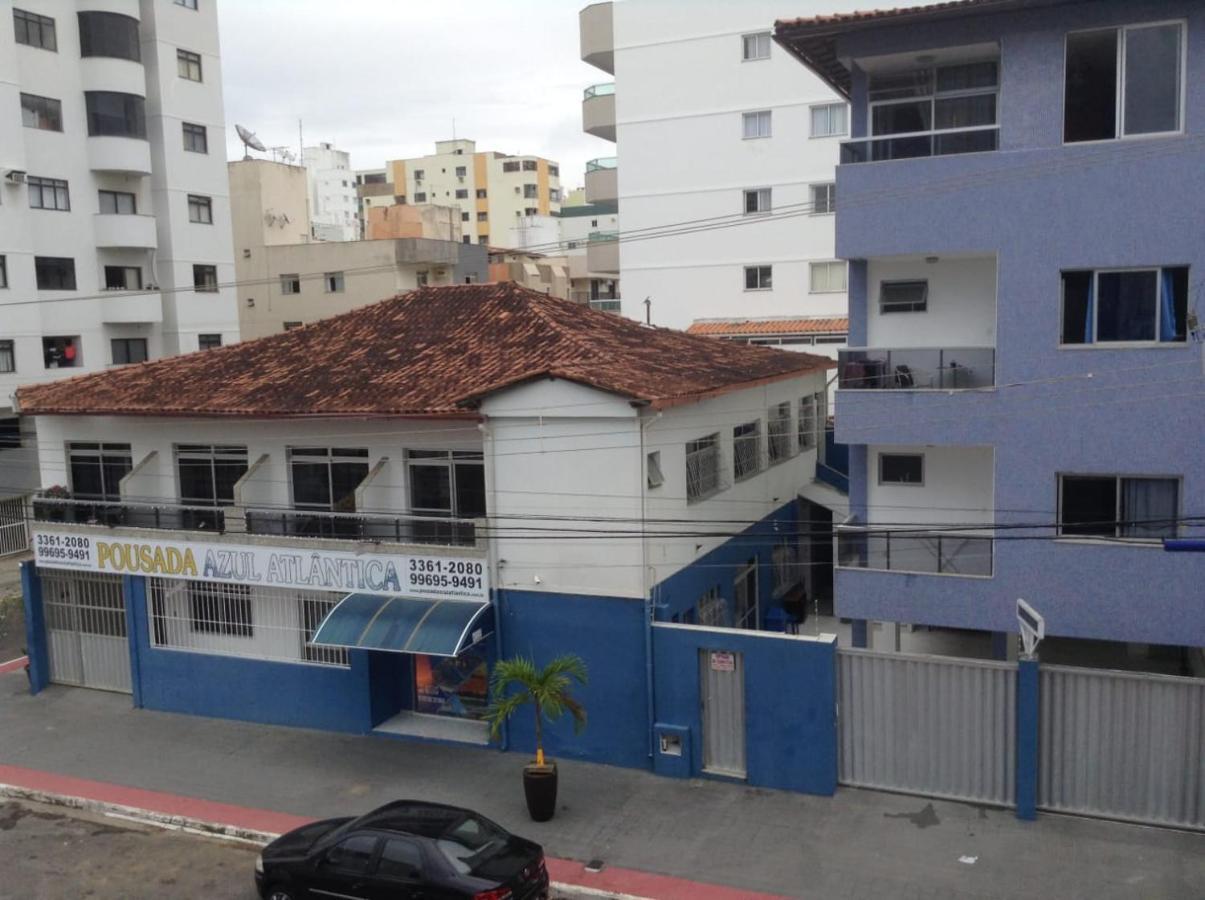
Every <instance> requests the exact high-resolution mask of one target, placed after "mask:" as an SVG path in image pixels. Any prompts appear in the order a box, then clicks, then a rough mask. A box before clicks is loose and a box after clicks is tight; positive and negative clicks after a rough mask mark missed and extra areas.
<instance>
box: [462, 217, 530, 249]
mask: <svg viewBox="0 0 1205 900" xmlns="http://www.w3.org/2000/svg"><path fill="white" fill-rule="evenodd" d="M515 215H516V216H517V215H518V213H515ZM460 243H462V244H471V243H473V237H472V235H468V234H465V235H461V238H460Z"/></svg>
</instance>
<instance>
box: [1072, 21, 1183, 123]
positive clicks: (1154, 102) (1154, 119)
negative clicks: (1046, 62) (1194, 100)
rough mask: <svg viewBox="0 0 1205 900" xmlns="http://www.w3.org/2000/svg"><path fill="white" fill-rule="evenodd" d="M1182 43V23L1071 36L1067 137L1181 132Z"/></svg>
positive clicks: (1100, 30)
mask: <svg viewBox="0 0 1205 900" xmlns="http://www.w3.org/2000/svg"><path fill="white" fill-rule="evenodd" d="M1183 45H1184V26H1183V25H1182V24H1181V23H1178V22H1168V23H1161V24H1157V25H1133V26H1129V27H1126V28H1120V29H1118V28H1105V29H1099V30H1096V31H1080V32H1074V33H1072V34H1069V35H1067V63H1066V72H1065V75H1064V77H1065V90H1064V95H1063V140H1064V141H1066V142H1067V143H1069V144H1071V143H1078V142H1081V141H1107V140H1112V139H1114V138H1118V137H1131V136H1134V135H1143V134H1167V133H1171V132H1178V131H1180V130H1181V128H1182V125H1183V123H1182V119H1181V115H1182V112H1181V110H1182V107H1183V97H1184V71H1183Z"/></svg>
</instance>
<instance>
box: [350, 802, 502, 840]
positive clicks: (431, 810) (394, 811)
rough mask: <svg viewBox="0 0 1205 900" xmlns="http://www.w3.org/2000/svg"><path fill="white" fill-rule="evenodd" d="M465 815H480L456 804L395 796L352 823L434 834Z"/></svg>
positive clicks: (424, 834) (425, 835)
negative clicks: (392, 800)
mask: <svg viewBox="0 0 1205 900" xmlns="http://www.w3.org/2000/svg"><path fill="white" fill-rule="evenodd" d="M465 816H477V817H478V818H482V817H481V816H478V814H477V813H475V812H473V811H472V810H470V809H462V808H461V807H458V806H447V805H446V804H443V803H427V802H425V801H422V800H396V801H394V802H393V803H387V804H385V805H384V806H382V807H379V808H378V809H374V810H373V811H372V812H369V813H365V814H364V815H363V816H361V817H360V818H359V819H357V820H356V822H355V827H356V828H376V829H379V830H383V831H400V832H405V833H406V834H412V835H417V836H419V837H426V838H437V837H439V836H440V835H442V834H443V833H444V832H446V831H447V830H448V829H449V828H451V827H452V826H453V825H455V824H456V823H457V822H459V821H460V820H461V819H463V818H464V817H465Z"/></svg>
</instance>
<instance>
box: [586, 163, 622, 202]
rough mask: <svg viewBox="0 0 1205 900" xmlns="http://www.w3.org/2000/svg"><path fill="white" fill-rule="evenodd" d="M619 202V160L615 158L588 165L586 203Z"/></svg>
mask: <svg viewBox="0 0 1205 900" xmlns="http://www.w3.org/2000/svg"><path fill="white" fill-rule="evenodd" d="M618 200H619V160H617V159H616V158H615V157H614V156H605V157H602V158H601V159H592V160H590V161H589V162H588V163H586V202H587V203H615V202H616V201H618Z"/></svg>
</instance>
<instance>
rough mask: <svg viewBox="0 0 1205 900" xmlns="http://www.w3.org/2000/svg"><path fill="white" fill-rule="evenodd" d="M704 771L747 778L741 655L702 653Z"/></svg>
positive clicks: (743, 682) (700, 655)
mask: <svg viewBox="0 0 1205 900" xmlns="http://www.w3.org/2000/svg"><path fill="white" fill-rule="evenodd" d="M699 696H700V698H701V703H702V706H703V771H705V772H711V773H713V774H715V775H728V776H730V777H733V778H744V777H745V667H744V659H743V658H742V654H740V653H734V652H732V651H729V650H700V651H699Z"/></svg>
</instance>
